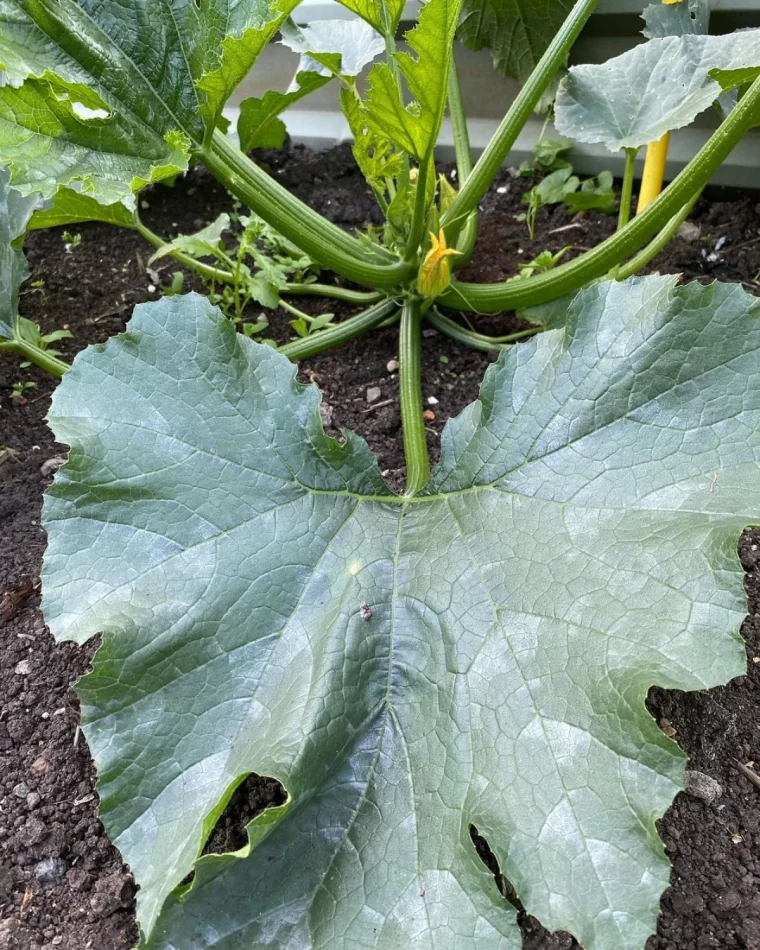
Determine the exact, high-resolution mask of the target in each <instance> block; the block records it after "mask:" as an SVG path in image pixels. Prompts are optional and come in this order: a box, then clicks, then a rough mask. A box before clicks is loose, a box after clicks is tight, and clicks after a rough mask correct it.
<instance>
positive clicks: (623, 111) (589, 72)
mask: <svg viewBox="0 0 760 950" xmlns="http://www.w3.org/2000/svg"><path fill="white" fill-rule="evenodd" d="M758 75H760V30H740V31H739V32H737V33H732V34H730V35H728V36H695V35H686V36H666V37H663V38H660V39H652V40H649V42H648V43H643V44H642V45H641V46H637V47H635V48H634V49H632V50H630V51H629V52H627V53H623V55H622V56H618V57H616V58H615V59H611V60H609V61H608V62H606V63H602V64H600V65H592V66H574V67H573V68H572V69H571V70H570V73H569V75H568V76H567V78H566V79H565V80H564V81H563V82H562V84H561V85H560V88H559V93H558V95H557V103H556V121H555V125H556V127H557V129H558V130H559V131H560V132H561V133H562V134H563V135H568V136H570V137H571V138H574V139H575V140H576V141H579V142H592V143H593V142H601V143H603V144H604V145H605V146H606V147H607V148H608V149H609V150H610V151H611V152H617V151H619V150H620V149H623V148H640V147H641V146H642V145H647V144H648V143H649V142H654V141H657V139H659V138H661V137H662V136H663V135H664V134H665V133H666V132H669V131H672V130H673V129H680V128H682V127H683V126H686V125H689V124H690V123H691V122H693V121H694V119H695V118H696V117H697V116H698V115H699V114H700V112H704V111H705V109H708V108H709V107H710V106H711V105H712V104H713V103H714V102H715V101H716V100H717V99H718V98H719V97H720V95H721V92H723V91H726V90H728V89H731V88H734V87H735V86H736V85H738V84H740V83H743V82H747V81H749V80H750V79H753V78H755V77H757V76H758Z"/></svg>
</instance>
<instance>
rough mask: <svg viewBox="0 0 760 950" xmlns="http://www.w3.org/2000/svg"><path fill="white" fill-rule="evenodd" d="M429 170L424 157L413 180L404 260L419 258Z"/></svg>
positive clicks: (425, 212) (425, 211) (414, 260)
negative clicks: (410, 213) (411, 205)
mask: <svg viewBox="0 0 760 950" xmlns="http://www.w3.org/2000/svg"><path fill="white" fill-rule="evenodd" d="M429 170H430V160H429V159H426V160H425V161H424V162H422V163H421V164H420V166H419V168H418V169H417V181H416V182H415V194H414V211H413V213H412V224H411V227H410V228H409V240H408V242H407V245H406V253H405V255H404V260H405V261H407V262H409V263H410V264H415V265H416V263H417V261H418V260H419V254H420V244H421V243H422V236H423V235H424V233H425V219H426V216H427V180H428V173H429Z"/></svg>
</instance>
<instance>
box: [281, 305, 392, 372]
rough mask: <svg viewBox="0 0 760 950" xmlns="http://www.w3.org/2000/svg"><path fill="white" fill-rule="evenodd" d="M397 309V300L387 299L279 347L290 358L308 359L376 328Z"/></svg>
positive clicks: (294, 359)
mask: <svg viewBox="0 0 760 950" xmlns="http://www.w3.org/2000/svg"><path fill="white" fill-rule="evenodd" d="M397 310H398V304H397V303H396V302H395V300H388V299H386V300H383V301H382V303H379V304H376V305H375V306H374V307H371V308H370V309H369V310H365V311H364V312H363V313H358V314H356V316H354V317H349V318H348V320H344V321H343V322H342V323H339V324H338V325H337V326H334V327H330V328H329V329H328V330H320V331H319V332H318V333H314V334H313V335H312V336H309V337H306V338H305V339H303V340H294V341H293V342H292V343H286V344H285V345H284V346H281V347H278V349H279V351H280V353H284V354H285V356H287V357H288V359H290V360H293V361H296V360H306V359H309V357H311V356H316V355H317V354H318V353H324V352H325V350H331V349H332V348H333V347H335V346H340V345H341V344H342V343H348V341H349V340H354V339H356V337H358V336H361V335H362V334H363V333H366V332H367V331H368V330H374V329H375V327H378V326H379V325H380V324H381V323H382V322H383V321H384V320H387V319H388V317H390V316H392V315H393V313H394V312H395V311H397Z"/></svg>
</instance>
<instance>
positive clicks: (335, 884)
mask: <svg viewBox="0 0 760 950" xmlns="http://www.w3.org/2000/svg"><path fill="white" fill-rule="evenodd" d="M759 317H760V301H758V300H756V299H754V298H752V297H750V296H749V295H748V294H746V293H745V292H744V291H743V290H742V289H741V288H740V287H738V286H730V285H721V284H713V285H712V286H709V287H703V286H701V285H698V284H692V285H689V286H687V287H676V286H675V278H670V277H668V278H661V277H650V278H644V279H637V280H633V281H629V282H627V283H624V284H617V283H612V282H610V283H603V284H599V285H597V286H594V287H592V288H590V289H588V290H586V291H584V292H583V293H581V294H580V295H579V296H578V298H577V299H576V301H575V303H574V304H573V306H572V307H571V308H570V313H569V315H568V323H567V327H566V328H565V329H561V330H554V331H548V332H546V333H543V334H541V335H540V336H538V337H537V338H535V339H533V340H532V341H530V342H528V343H526V344H524V345H521V346H519V347H515V348H513V349H512V350H510V351H509V352H508V353H507V354H506V355H502V358H501V360H500V362H499V363H498V364H497V365H496V366H494V367H492V368H491V369H489V371H488V373H487V375H486V379H485V382H484V385H483V389H482V392H481V396H480V399H479V400H478V401H477V402H476V403H474V404H473V405H471V406H470V407H469V408H468V409H466V410H465V411H464V412H463V413H462V414H461V415H460V416H459V417H458V418H457V419H455V420H453V421H452V422H450V423H449V425H448V427H447V429H446V431H445V433H444V437H443V442H442V457H441V462H440V464H439V465H438V467H437V468H436V470H435V471H434V473H433V476H432V479H431V482H430V485H429V486H428V488H427V489H426V490H425V492H424V493H423V494H422V495H419V496H416V497H414V498H401V497H398V496H394V495H393V494H391V493H390V492H389V491H388V490H387V488H386V487H385V485H384V483H383V480H382V478H381V476H380V473H379V470H378V467H377V464H376V460H375V458H374V457H373V456H372V455H371V453H370V452H369V450H368V448H367V446H366V444H365V443H364V442H363V441H362V440H360V439H357V438H356V437H354V436H353V435H351V434H347V435H346V441H345V443H344V444H342V445H340V444H338V443H337V442H335V441H332V440H331V439H329V438H327V437H326V436H325V434H324V432H323V431H322V428H321V424H320V422H319V405H318V404H319V396H318V393H317V391H316V389H315V388H314V387H312V386H306V387H304V386H300V385H298V384H297V383H296V382H295V368H294V367H293V366H291V365H290V364H289V363H288V362H287V361H286V360H285V358H284V357H283V356H282V355H281V354H278V353H276V352H275V351H273V350H271V349H269V348H267V347H265V346H260V345H257V344H255V343H252V342H250V341H249V340H247V339H245V338H244V337H242V336H241V335H236V334H235V332H234V328H233V327H232V325H231V324H230V322H229V321H227V320H225V319H224V318H223V317H222V315H221V314H220V313H219V312H218V311H217V310H215V309H214V308H212V307H211V306H210V305H209V304H208V302H207V301H205V300H204V299H202V298H200V297H196V296H189V297H184V298H176V297H175V298H168V299H164V300H162V301H160V302H158V303H155V304H148V305H142V306H140V307H138V308H137V309H136V311H135V316H134V317H133V320H132V322H131V324H130V327H129V330H128V332H127V333H126V334H124V335H122V336H120V337H118V338H116V339H114V340H111V341H109V342H108V343H107V344H105V345H104V346H98V347H92V348H90V349H89V350H87V351H86V352H85V353H84V354H83V355H80V356H79V357H78V358H77V360H76V361H75V363H74V366H73V369H72V370H71V371H70V372H69V373H68V374H67V376H66V378H65V379H64V381H63V383H62V384H61V386H60V387H59V388H58V390H57V392H56V394H55V398H54V401H53V406H52V409H51V411H50V422H51V425H52V427H53V429H54V432H55V434H56V437H57V438H58V439H59V440H60V441H62V442H65V443H68V444H69V445H70V446H71V457H70V461H69V462H68V464H67V465H66V466H65V467H64V468H63V469H61V471H59V473H58V475H57V476H56V480H55V483H54V485H53V487H52V488H51V489H50V491H49V493H48V496H47V498H46V501H45V509H44V518H45V527H46V529H47V531H48V535H49V540H50V546H49V550H48V553H47V555H46V559H45V566H44V579H43V589H44V609H45V614H46V617H47V620H48V622H49V624H50V626H51V629H52V631H53V633H54V634H55V636H56V637H57V638H59V639H72V640H76V641H78V642H84V641H86V640H88V639H89V638H91V637H92V636H94V635H96V634H98V633H101V632H102V634H103V645H102V646H101V648H100V649H99V651H98V653H97V655H96V657H95V660H94V664H93V671H92V673H90V674H89V675H88V676H86V677H85V678H84V679H83V680H82V681H81V682H80V685H79V692H80V695H81V697H82V713H83V722H84V729H85V732H86V735H87V738H88V741H89V742H90V746H91V749H92V752H93V755H94V757H95V759H96V762H97V764H98V769H99V774H100V782H99V793H100V796H101V803H102V817H103V820H104V822H105V824H106V825H107V827H108V830H109V832H110V834H111V835H112V836H113V838H114V840H115V842H116V844H117V845H118V847H119V848H120V849H121V850H122V852H123V854H124V857H125V859H126V860H127V862H128V863H129V865H130V866H131V868H132V870H133V871H134V873H135V877H136V879H137V881H138V883H139V885H140V891H139V893H138V908H139V915H140V920H141V923H142V927H143V930H144V933H145V934H146V935H148V934H149V936H146V937H145V940H144V945H145V946H146V947H150V948H151V950H156V948H161V950H169V948H173V950H180V948H181V950H189V948H191V947H192V948H196V950H205V948H217V950H222V948H224V950H252V948H257V950H260V948H264V947H271V948H273V950H275V948H276V950H282V948H284V947H292V948H296V947H298V948H320V950H327V948H330V950H341V948H342V950H355V948H357V947H367V948H376V950H407V948H408V950H412V948H413V950H421V948H428V950H517V948H519V946H520V933H519V929H518V927H517V925H516V921H515V911H514V909H513V908H512V907H511V905H510V904H508V903H506V902H505V901H504V900H503V899H502V898H501V896H500V895H499V892H498V890H497V888H496V885H495V884H494V882H493V879H492V877H491V875H490V873H489V872H488V871H486V869H485V868H484V867H483V865H482V864H481V863H480V862H479V859H478V857H477V855H476V853H475V849H474V847H473V845H472V843H471V840H470V835H469V828H470V825H471V824H474V825H475V826H477V828H478V829H479V830H480V831H481V833H483V834H485V836H486V837H487V838H488V840H489V842H490V844H491V847H492V848H493V850H494V853H495V854H496V855H497V857H498V859H499V862H500V864H501V867H502V870H503V872H504V873H505V874H506V876H507V877H508V878H509V880H510V881H511V882H512V884H513V885H514V887H515V889H516V891H517V893H518V894H519V896H520V898H521V899H522V901H523V903H524V905H525V907H526V908H527V910H528V911H529V912H530V913H531V914H535V915H536V916H537V917H538V918H539V919H540V920H541V921H543V923H544V924H545V925H546V926H548V927H549V928H552V929H554V928H562V929H564V930H569V931H571V932H572V933H574V934H575V935H576V936H577V937H578V939H579V940H580V941H581V942H582V943H583V944H584V945H585V946H586V947H588V948H590V950H633V948H641V947H643V945H644V942H645V940H646V938H647V936H648V935H649V934H650V933H651V932H652V931H653V930H654V927H655V921H656V917H657V912H658V904H659V897H660V894H661V892H662V890H663V889H664V888H665V887H666V886H667V883H668V874H669V865H668V861H667V859H666V857H665V854H664V851H663V848H662V846H661V844H660V843H659V840H658V838H657V833H656V828H655V822H656V821H657V819H658V818H659V817H660V816H661V815H662V814H663V812H664V810H665V809H666V808H667V807H668V805H669V804H670V802H671V800H672V799H673V796H674V795H675V794H676V792H677V791H678V790H679V788H680V787H681V782H682V773H683V767H684V756H683V754H682V753H681V752H680V751H679V749H678V747H677V746H676V745H675V744H674V743H673V742H672V741H671V740H670V739H668V738H666V737H665V736H664V735H663V733H662V732H661V731H660V730H659V729H658V727H657V725H656V724H655V722H654V721H653V720H652V719H651V717H650V716H649V714H648V713H647V711H646V709H645V706H644V700H645V697H646V695H647V691H648V689H649V687H650V686H651V685H652V684H653V683H657V684H660V685H662V686H666V687H676V688H679V689H702V688H706V687H710V686H713V685H715V684H718V683H723V682H726V681H727V680H728V679H730V678H731V677H733V676H736V675H738V674H740V673H742V671H743V670H744V651H743V647H742V643H741V641H740V639H739V636H738V632H737V631H738V627H739V623H740V621H741V619H742V617H743V615H744V612H745V599H744V594H743V588H742V571H741V568H740V565H739V562H738V558H737V553H736V550H737V540H738V537H739V534H740V532H741V530H742V528H743V527H744V526H745V525H746V524H747V523H748V522H752V521H757V518H758V510H759V505H760V487H759V486H760V481H759V480H758V475H759V474H760V462H759V460H760V393H759V392H758V389H757V386H756V384H755V380H756V373H757V360H758V355H759V354H760V323H759V322H758V318H759ZM361 605H367V606H368V609H366V608H365V607H362V606H361ZM370 614H371V616H370ZM251 771H256V772H259V773H263V774H267V775H272V776H276V777H277V778H278V779H279V780H280V781H282V783H283V784H284V785H285V787H286V789H287V791H288V796H289V797H288V802H287V804H286V805H285V806H283V807H282V808H280V809H278V810H276V811H274V812H270V813H264V815H263V816H261V817H260V818H259V819H258V820H257V821H256V822H255V823H254V824H253V825H252V826H251V827H250V828H249V833H250V836H251V846H250V847H248V848H246V849H243V850H242V851H240V852H237V853H236V854H235V855H228V856H214V857H205V858H202V859H200V860H196V857H197V855H198V853H199V852H200V849H201V847H202V845H203V841H204V839H205V837H206V835H207V834H208V832H209V830H210V828H211V826H212V825H213V824H214V822H215V820H216V818H217V817H218V815H219V813H220V812H221V810H222V808H223V807H224V805H225V803H226V802H227V801H228V800H229V796H230V795H231V793H232V790H233V788H234V787H235V786H236V785H237V784H238V783H239V782H240V781H241V780H242V778H243V777H244V776H245V775H246V774H248V773H250V772H251ZM193 868H194V869H195V878H194V882H193V885H192V887H190V888H189V889H187V888H186V887H183V888H181V889H180V890H179V891H178V892H176V893H174V894H172V893H171V892H172V891H173V889H175V888H177V886H178V885H179V884H180V882H181V881H182V880H183V878H184V877H185V876H186V875H187V873H188V872H189V871H190V870H191V869H193Z"/></svg>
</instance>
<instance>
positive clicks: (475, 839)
mask: <svg viewBox="0 0 760 950" xmlns="http://www.w3.org/2000/svg"><path fill="white" fill-rule="evenodd" d="M470 838H471V839H472V843H473V844H474V845H475V850H476V851H477V852H478V857H479V858H480V860H481V861H482V862H483V864H485V866H486V867H487V868H488V870H489V871H490V872H491V874H493V877H494V880H495V881H496V886H497V887H498V888H499V893H500V894H501V895H502V897H504V898H506V900H508V901H509V903H510V904H511V905H512V906H513V907H514V908H515V910H516V911H517V912H518V914H522V915H524V914H525V908H524V907H523V905H522V904H521V903H520V898H519V897H518V896H517V894H516V892H515V889H514V887H512V885H511V883H510V882H509V881H508V880H507V878H506V877H505V876H504V875H503V874H502V873H501V868H500V867H499V862H498V861H497V860H496V855H495V854H494V853H493V851H491V848H490V845H489V844H488V842H487V841H486V839H485V838H484V837H483V836H482V835H481V834H480V833H479V832H478V829H477V828H476V827H475V825H470Z"/></svg>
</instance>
